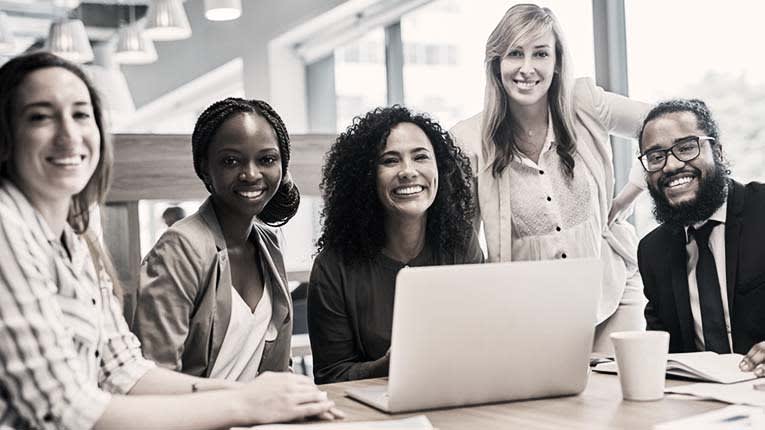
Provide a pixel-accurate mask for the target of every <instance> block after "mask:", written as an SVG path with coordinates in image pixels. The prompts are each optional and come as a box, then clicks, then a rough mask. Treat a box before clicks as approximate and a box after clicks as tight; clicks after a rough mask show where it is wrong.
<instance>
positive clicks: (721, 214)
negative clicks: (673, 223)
mask: <svg viewBox="0 0 765 430" xmlns="http://www.w3.org/2000/svg"><path fill="white" fill-rule="evenodd" d="M727 216H728V196H727V195H726V196H725V200H724V201H723V204H722V205H720V207H719V208H717V210H716V211H715V212H714V213H713V214H712V215H711V216H710V217H709V218H707V219H705V220H704V221H701V222H697V223H696V224H694V225H693V228H695V229H697V230H698V229H699V228H701V226H702V225H704V224H706V223H707V221H709V220H712V221H717V222H719V223H720V224H725V221H726V220H727ZM683 229H684V230H685V243H688V242H689V241H690V240H691V238H690V237H689V236H688V226H685V227H683Z"/></svg>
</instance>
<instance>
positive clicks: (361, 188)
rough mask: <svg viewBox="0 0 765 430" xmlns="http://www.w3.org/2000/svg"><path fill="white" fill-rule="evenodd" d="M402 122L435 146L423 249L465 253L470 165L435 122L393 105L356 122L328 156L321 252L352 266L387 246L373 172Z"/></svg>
mask: <svg viewBox="0 0 765 430" xmlns="http://www.w3.org/2000/svg"><path fill="white" fill-rule="evenodd" d="M403 122H409V123H413V124H415V125H416V126H418V127H419V128H420V129H422V131H423V132H424V133H425V135H426V136H427V137H428V139H429V140H430V143H431V144H432V145H433V151H434V153H435V158H436V166H437V167H438V177H439V181H438V191H437V193H436V197H435V200H434V201H433V204H432V205H431V207H430V208H429V209H428V218H427V225H426V232H425V241H426V243H428V246H430V247H431V249H433V250H434V251H435V252H437V253H439V254H440V255H450V254H451V253H453V252H455V251H457V252H459V251H462V250H465V249H467V247H468V244H469V242H470V237H471V235H472V228H473V227H472V218H473V216H474V214H475V205H474V203H473V193H472V190H471V186H472V183H473V180H472V178H473V174H472V171H471V169H470V163H469V161H468V159H467V157H466V156H465V155H464V154H463V153H462V151H461V150H460V148H458V147H457V146H456V145H455V144H454V142H453V141H452V138H451V136H450V135H449V134H448V133H447V132H446V131H444V130H443V129H442V128H441V126H440V125H439V124H438V123H437V122H435V121H433V120H432V119H430V118H429V117H427V116H425V115H422V114H415V113H412V112H411V111H409V110H408V109H407V108H405V107H402V106H399V105H395V106H392V107H386V108H377V109H375V110H373V111H371V112H368V113H367V114H366V115H365V116H363V117H356V118H354V120H353V124H351V126H350V127H348V129H347V130H346V131H345V132H344V133H342V134H340V136H338V138H337V140H336V141H335V143H334V144H333V145H332V147H331V148H330V150H329V151H328V152H327V155H326V159H325V163H324V168H323V170H322V175H323V176H322V180H321V189H322V191H323V197H324V209H323V210H322V219H323V229H322V233H321V236H320V237H319V240H318V241H317V247H318V250H319V251H321V250H322V249H325V248H328V249H332V250H334V251H336V252H338V254H340V256H341V258H343V259H344V260H345V261H346V262H348V263H353V262H357V261H363V260H365V259H370V258H372V257H374V255H376V254H377V253H378V252H380V250H381V249H382V247H383V246H384V245H385V229H384V216H385V211H384V209H383V206H382V203H381V202H380V199H379V198H378V197H377V191H376V189H377V166H378V160H379V156H380V153H381V152H382V151H383V149H384V148H385V144H386V142H387V139H388V136H389V135H390V132H391V129H392V128H393V127H394V126H396V125H397V124H399V123H403Z"/></svg>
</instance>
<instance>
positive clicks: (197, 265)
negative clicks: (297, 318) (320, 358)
mask: <svg viewBox="0 0 765 430" xmlns="http://www.w3.org/2000/svg"><path fill="white" fill-rule="evenodd" d="M250 239H251V240H253V241H256V242H257V245H258V246H259V249H260V253H259V255H260V256H261V261H260V262H259V263H260V264H261V267H263V268H265V270H264V274H263V275H264V278H265V282H266V286H268V287H270V288H271V292H272V296H273V316H272V322H273V324H274V326H275V327H276V329H277V332H278V333H277V337H276V339H275V340H273V341H266V344H265V347H264V350H263V358H262V360H261V362H260V366H259V368H258V371H259V372H263V371H266V370H272V371H284V370H288V369H289V360H290V338H291V336H292V300H291V298H290V294H289V290H288V288H287V276H286V272H285V269H284V260H283V258H282V254H281V251H280V250H279V245H278V243H277V239H276V234H275V233H274V232H273V231H271V230H270V229H268V228H267V227H264V226H262V225H259V224H253V229H252V234H251V237H250ZM257 263H258V262H256V264H257ZM140 281H141V285H140V288H139V291H138V300H137V301H138V306H137V308H136V314H135V319H134V322H133V331H134V332H135V333H136V335H137V336H138V338H139V339H140V340H141V343H142V346H143V352H144V356H145V357H146V358H148V359H151V360H154V361H156V362H157V364H159V365H161V366H163V367H166V368H168V369H173V370H177V371H181V372H183V373H187V374H190V375H195V376H209V374H210V371H211V370H212V368H213V365H214V364H215V359H216V358H217V356H218V352H219V351H220V347H221V344H222V343H223V338H224V337H225V335H226V330H227V328H228V323H229V320H230V318H231V288H232V285H231V269H230V267H229V259H228V253H227V250H226V242H225V240H224V238H223V233H222V231H221V228H220V224H219V223H218V219H217V217H216V216H215V211H214V210H213V207H212V204H211V201H210V199H208V200H207V201H206V202H204V203H203V204H202V206H201V207H200V208H199V211H198V212H197V213H195V214H193V215H191V216H189V217H188V218H185V219H183V220H181V221H179V222H177V223H175V224H174V225H173V226H172V227H171V228H169V229H168V230H167V231H166V232H165V233H164V234H163V235H162V237H161V238H160V239H159V241H157V244H156V245H154V248H153V249H152V250H151V251H150V252H149V254H148V255H147V256H146V258H145V259H144V261H143V263H142V264H141V277H140Z"/></svg>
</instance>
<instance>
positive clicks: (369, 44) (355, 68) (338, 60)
mask: <svg viewBox="0 0 765 430" xmlns="http://www.w3.org/2000/svg"><path fill="white" fill-rule="evenodd" d="M335 92H336V94H337V130H338V131H339V132H341V131H344V130H345V129H346V128H347V127H348V126H349V125H351V122H352V120H353V118H354V117H355V116H358V115H363V114H364V113H366V112H367V111H369V110H371V109H374V108H376V107H378V106H385V105H386V102H387V84H386V77H385V32H384V30H383V29H382V28H378V29H375V30H372V31H370V32H369V33H367V34H366V35H364V37H362V38H360V39H358V40H356V41H354V42H353V43H351V44H348V45H346V46H344V47H342V48H338V49H336V50H335Z"/></svg>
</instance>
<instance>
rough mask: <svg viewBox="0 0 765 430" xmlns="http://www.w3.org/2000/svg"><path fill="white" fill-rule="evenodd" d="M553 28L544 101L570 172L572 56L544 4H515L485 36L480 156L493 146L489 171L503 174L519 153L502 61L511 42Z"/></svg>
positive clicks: (520, 41) (566, 170) (572, 148)
mask: <svg viewBox="0 0 765 430" xmlns="http://www.w3.org/2000/svg"><path fill="white" fill-rule="evenodd" d="M550 32H551V33H552V35H553V37H554V38H555V58H556V61H555V73H554V75H553V79H552V84H551V85H550V90H549V91H548V93H547V103H548V105H549V106H550V113H551V115H552V124H553V129H554V130H555V135H556V143H557V145H556V151H557V152H558V155H559V156H560V157H561V160H562V161H563V166H562V169H563V170H564V173H565V174H566V176H567V177H569V178H573V176H574V158H573V153H574V151H575V150H576V144H575V142H576V135H575V131H574V121H573V109H572V106H571V100H572V98H571V91H572V79H571V77H570V73H571V71H570V69H571V66H570V65H569V62H570V55H569V53H568V49H567V47H566V42H565V39H564V37H563V33H562V31H561V28H560V24H559V23H558V19H557V18H556V17H555V15H554V14H553V12H552V11H551V10H550V9H548V8H546V7H539V6H537V5H534V4H517V5H515V6H513V7H511V8H510V9H508V11H507V12H505V16H503V17H502V19H501V20H500V21H499V23H498V24H497V26H496V27H495V28H494V31H492V32H491V34H490V35H489V38H488V40H487V41H486V55H485V60H484V63H485V66H486V91H485V95H484V110H483V120H482V124H481V138H482V140H483V143H484V157H488V155H489V153H488V152H487V150H490V149H493V150H494V154H495V155H494V160H493V161H492V174H493V175H494V176H495V177H497V176H500V175H501V174H502V172H503V171H504V169H505V168H506V167H507V165H508V164H509V163H510V161H511V160H512V159H513V157H515V156H516V155H518V147H517V143H516V137H515V134H514V133H513V130H514V129H515V128H516V127H517V122H516V120H515V119H514V118H513V117H512V115H511V113H510V109H509V98H508V95H507V91H506V90H505V87H504V86H503V85H502V76H501V74H500V62H501V61H502V58H503V57H504V56H505V54H506V53H507V52H508V51H509V50H510V48H511V47H513V46H518V45H522V44H524V43H526V42H528V41H530V40H532V39H535V38H538V37H540V36H543V35H545V34H547V33H550Z"/></svg>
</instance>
